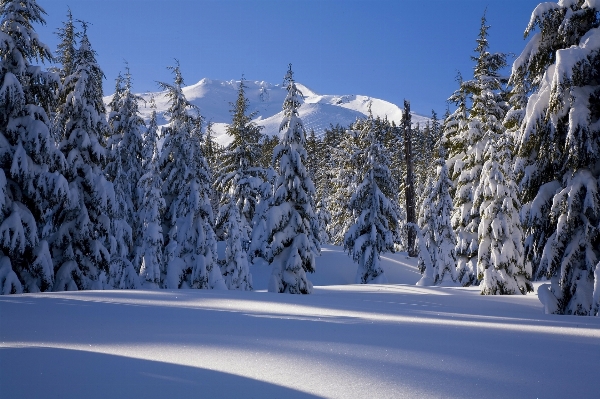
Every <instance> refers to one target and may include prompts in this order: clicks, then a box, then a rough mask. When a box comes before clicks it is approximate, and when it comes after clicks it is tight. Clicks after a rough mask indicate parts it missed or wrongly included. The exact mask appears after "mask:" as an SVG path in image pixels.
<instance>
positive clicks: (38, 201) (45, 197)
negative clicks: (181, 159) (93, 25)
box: [0, 0, 69, 294]
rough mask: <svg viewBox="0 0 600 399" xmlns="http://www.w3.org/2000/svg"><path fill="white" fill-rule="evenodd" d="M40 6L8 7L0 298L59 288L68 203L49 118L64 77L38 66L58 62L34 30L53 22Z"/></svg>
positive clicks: (0, 157) (1, 10)
mask: <svg viewBox="0 0 600 399" xmlns="http://www.w3.org/2000/svg"><path fill="white" fill-rule="evenodd" d="M43 14H45V12H44V10H43V9H42V8H41V7H40V6H39V5H38V4H37V3H36V2H35V0H21V1H6V0H3V1H0V18H1V21H0V294H10V293H20V292H22V291H25V292H38V291H48V290H51V289H52V288H53V286H54V282H55V275H54V267H53V259H52V257H51V254H50V250H49V245H48V241H49V240H51V239H52V235H53V234H54V233H55V231H56V228H57V227H56V224H55V222H56V214H57V213H58V212H60V211H61V210H62V209H63V208H64V204H65V203H66V202H67V201H68V192H69V188H68V185H67V181H66V180H65V178H64V176H63V175H62V174H61V171H62V170H63V169H64V166H65V159H64V157H63V156H62V154H61V153H60V152H59V151H58V150H57V149H56V147H55V144H54V140H53V138H52V136H51V133H50V126H51V122H50V120H49V118H48V116H47V112H46V111H47V110H49V103H48V99H52V98H53V94H52V90H53V85H55V83H56V77H55V76H53V75H52V74H49V73H47V72H43V71H41V68H40V67H38V66H36V65H32V64H31V62H32V60H33V59H34V58H35V59H37V60H41V61H42V62H44V61H52V60H53V58H52V54H51V52H50V50H49V48H48V47H47V46H46V45H45V44H43V43H42V42H41V41H40V40H39V37H38V35H37V33H36V32H35V30H34V28H33V25H32V24H33V23H41V24H43V23H45V22H44V19H43Z"/></svg>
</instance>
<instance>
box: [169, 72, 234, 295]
mask: <svg viewBox="0 0 600 399" xmlns="http://www.w3.org/2000/svg"><path fill="white" fill-rule="evenodd" d="M169 69H171V70H172V71H173V73H174V75H175V79H174V83H173V84H167V83H160V86H161V88H162V89H164V90H165V91H166V92H167V96H168V98H169V108H168V110H167V116H168V117H169V126H168V127H167V128H165V129H163V136H164V137H165V139H164V143H163V148H162V152H161V157H160V163H159V167H160V170H161V179H162V181H163V197H164V199H165V203H166V212H165V216H164V220H163V228H164V229H165V230H166V231H165V233H166V240H165V257H166V259H165V262H166V265H167V266H166V267H167V274H166V284H165V285H166V287H167V288H182V287H188V288H223V289H224V288H226V287H225V284H224V282H223V277H222V275H221V271H220V270H219V267H218V266H217V264H216V257H217V243H216V236H215V233H214V230H213V214H212V207H211V205H210V199H209V198H210V191H211V180H210V173H209V170H208V165H207V163H206V159H205V158H204V156H203V154H202V152H201V148H200V142H199V141H198V140H196V139H194V137H193V136H194V134H195V129H196V128H197V121H196V117H194V116H192V115H189V114H188V110H195V107H194V106H192V105H191V104H190V103H189V102H188V101H187V99H186V98H185V96H184V94H183V90H182V88H183V77H182V76H181V72H180V69H179V65H177V66H175V67H170V68H169ZM198 118H199V117H198Z"/></svg>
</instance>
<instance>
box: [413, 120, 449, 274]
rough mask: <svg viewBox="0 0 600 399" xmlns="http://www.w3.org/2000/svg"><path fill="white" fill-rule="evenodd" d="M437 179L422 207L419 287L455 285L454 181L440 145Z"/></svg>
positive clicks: (420, 218)
mask: <svg viewBox="0 0 600 399" xmlns="http://www.w3.org/2000/svg"><path fill="white" fill-rule="evenodd" d="M434 115H435V114H434ZM439 155H440V156H439V159H438V161H437V170H436V176H435V179H434V180H433V182H432V184H431V186H430V189H429V190H428V195H427V199H426V200H425V201H424V202H423V204H422V205H421V210H420V217H419V227H420V229H421V234H420V236H419V241H422V242H420V243H419V247H420V250H419V263H418V265H419V269H420V270H421V273H423V277H422V278H421V280H419V282H418V283H417V285H434V284H436V285H437V284H441V285H455V284H456V283H457V275H456V253H455V246H456V236H455V234H454V230H453V229H452V223H451V220H450V218H451V215H452V198H451V197H450V188H451V187H452V181H451V180H450V175H449V172H448V166H447V165H446V160H445V159H444V158H445V150H444V148H443V146H442V144H441V141H440V149H439Z"/></svg>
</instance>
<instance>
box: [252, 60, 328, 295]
mask: <svg viewBox="0 0 600 399" xmlns="http://www.w3.org/2000/svg"><path fill="white" fill-rule="evenodd" d="M285 81H286V84H287V97H286V98H285V101H284V103H283V111H284V117H283V120H282V122H281V125H280V128H279V131H280V135H281V141H280V143H279V145H278V146H277V147H275V150H274V152H273V160H274V165H275V166H276V170H277V172H278V176H277V178H276V180H275V187H274V195H273V199H272V203H271V206H270V207H269V209H268V210H267V212H266V217H265V226H264V228H265V234H263V236H264V237H266V239H267V242H268V245H269V248H268V250H267V254H266V255H267V260H268V261H269V263H270V264H271V265H272V267H273V272H272V275H271V280H270V282H269V291H271V292H284V293H290V294H310V293H311V292H312V284H311V283H310V281H309V280H308V279H307V277H306V273H307V272H309V273H312V272H314V271H315V256H316V255H317V254H318V253H319V251H320V247H319V244H318V237H317V234H318V231H316V226H317V225H318V223H317V221H316V216H315V214H314V212H313V209H312V207H311V200H310V198H311V197H312V196H314V193H315V188H314V185H313V182H312V181H311V180H310V177H309V176H308V172H307V171H306V168H305V166H304V164H305V162H306V150H305V149H304V146H305V143H306V132H305V131H304V126H303V125H302V120H301V119H300V117H299V116H298V108H299V107H300V105H301V102H300V101H301V98H302V93H301V92H300V91H299V90H298V88H297V87H296V83H295V82H294V78H293V72H292V65H291V64H290V67H289V70H288V72H287V74H286V77H285Z"/></svg>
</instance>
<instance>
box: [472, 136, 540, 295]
mask: <svg viewBox="0 0 600 399" xmlns="http://www.w3.org/2000/svg"><path fill="white" fill-rule="evenodd" d="M484 158H485V159H486V161H485V164H484V165H483V169H482V171H481V180H480V181H479V185H478V186H477V188H476V189H475V198H476V202H475V203H474V204H473V205H474V206H475V207H477V208H479V214H480V215H481V222H480V223H479V231H478V239H479V252H478V258H477V273H478V276H477V278H478V280H479V281H480V284H479V285H480V288H481V293H482V294H484V295H497V294H500V295H512V294H518V293H521V294H525V293H527V292H528V291H532V290H533V287H532V286H531V283H530V282H529V280H530V278H531V269H530V268H529V267H528V266H527V264H524V262H523V231H522V228H521V220H520V217H519V210H520V208H521V204H520V203H519V200H518V198H517V185H516V183H515V181H514V177H513V172H512V166H513V162H512V160H513V156H512V141H511V139H510V135H509V134H507V133H505V134H503V135H500V136H497V137H492V138H490V140H489V141H488V143H487V146H486V149H485V154H484Z"/></svg>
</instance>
